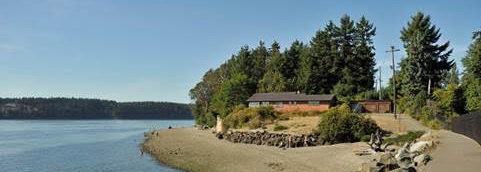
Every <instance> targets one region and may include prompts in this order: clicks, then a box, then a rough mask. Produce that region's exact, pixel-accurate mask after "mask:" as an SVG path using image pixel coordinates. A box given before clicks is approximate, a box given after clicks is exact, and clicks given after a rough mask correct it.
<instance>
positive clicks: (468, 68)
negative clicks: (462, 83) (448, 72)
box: [462, 31, 481, 79]
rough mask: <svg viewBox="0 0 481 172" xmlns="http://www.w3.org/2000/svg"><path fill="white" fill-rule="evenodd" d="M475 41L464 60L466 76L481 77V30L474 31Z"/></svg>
mask: <svg viewBox="0 0 481 172" xmlns="http://www.w3.org/2000/svg"><path fill="white" fill-rule="evenodd" d="M473 39H474V42H473V43H472V44H471V45H470V46H469V49H468V54H467V55H466V57H464V58H463V60H462V62H463V65H464V68H465V76H466V77H474V78H478V79H481V31H479V32H474V34H473Z"/></svg>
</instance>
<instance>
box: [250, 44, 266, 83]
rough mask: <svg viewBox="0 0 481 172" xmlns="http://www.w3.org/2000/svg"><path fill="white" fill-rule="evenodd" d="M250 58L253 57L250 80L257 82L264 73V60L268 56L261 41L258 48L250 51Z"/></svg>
mask: <svg viewBox="0 0 481 172" xmlns="http://www.w3.org/2000/svg"><path fill="white" fill-rule="evenodd" d="M252 56H253V69H252V75H253V78H252V79H253V80H254V81H258V80H260V79H261V78H262V77H263V76H264V73H265V72H266V60H267V58H268V56H269V52H268V51H267V48H266V47H265V46H264V42H262V41H260V42H259V46H257V48H256V49H254V50H253V51H252Z"/></svg>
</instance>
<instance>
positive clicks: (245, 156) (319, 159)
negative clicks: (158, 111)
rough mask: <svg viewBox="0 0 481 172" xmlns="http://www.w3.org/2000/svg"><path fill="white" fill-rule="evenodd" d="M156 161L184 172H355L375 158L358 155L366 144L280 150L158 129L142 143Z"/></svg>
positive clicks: (198, 133)
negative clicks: (357, 151) (355, 152)
mask: <svg viewBox="0 0 481 172" xmlns="http://www.w3.org/2000/svg"><path fill="white" fill-rule="evenodd" d="M144 147H145V148H146V149H149V150H150V151H149V152H150V153H151V154H152V155H153V157H154V158H156V159H157V160H158V161H159V162H161V163H164V164H167V165H169V166H172V167H177V168H181V169H183V170H187V171H246V172H251V171H267V172H270V171H283V172H289V171H321V172H322V171H326V172H331V171H339V172H343V171H346V172H348V171H357V170H358V169H359V167H360V166H361V164H362V163H363V162H366V161H370V160H372V159H373V158H374V157H373V156H374V155H369V156H362V157H361V156H357V155H355V154H354V153H353V149H357V150H359V149H363V150H365V149H366V148H367V144H366V143H362V142H358V143H345V144H336V145H330V146H317V147H304V148H292V149H286V150H283V149H280V148H276V147H269V146H257V145H249V144H234V143H231V142H228V141H225V140H219V139H217V138H215V137H214V135H213V134H212V133H211V132H208V131H199V130H195V129H174V130H161V131H158V136H157V134H154V136H151V137H150V139H149V140H147V141H146V142H145V144H144Z"/></svg>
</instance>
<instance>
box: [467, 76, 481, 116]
mask: <svg viewBox="0 0 481 172" xmlns="http://www.w3.org/2000/svg"><path fill="white" fill-rule="evenodd" d="M480 90H481V80H479V79H473V80H472V81H469V82H468V84H467V88H466V91H465V92H464V96H465V97H466V110H468V111H470V112H473V111H478V110H481V91H480Z"/></svg>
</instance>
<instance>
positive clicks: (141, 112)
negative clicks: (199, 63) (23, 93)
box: [0, 98, 192, 119]
mask: <svg viewBox="0 0 481 172" xmlns="http://www.w3.org/2000/svg"><path fill="white" fill-rule="evenodd" d="M0 119H192V113H191V110H190V107H189V105H187V104H180V103H170V102H116V101H110V100H100V99H81V98H0Z"/></svg>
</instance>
